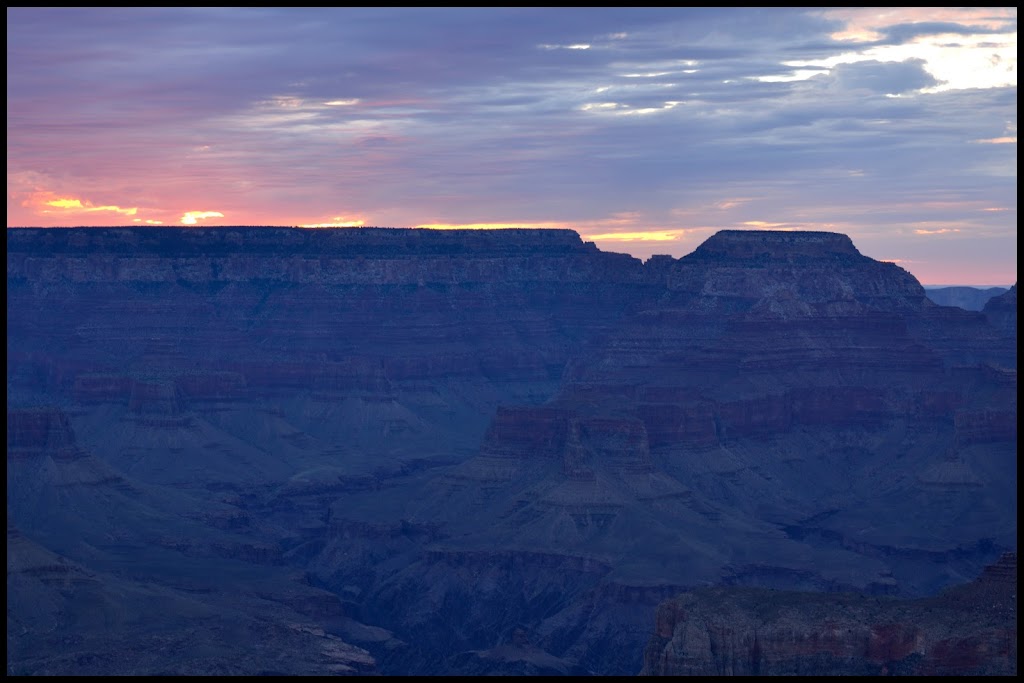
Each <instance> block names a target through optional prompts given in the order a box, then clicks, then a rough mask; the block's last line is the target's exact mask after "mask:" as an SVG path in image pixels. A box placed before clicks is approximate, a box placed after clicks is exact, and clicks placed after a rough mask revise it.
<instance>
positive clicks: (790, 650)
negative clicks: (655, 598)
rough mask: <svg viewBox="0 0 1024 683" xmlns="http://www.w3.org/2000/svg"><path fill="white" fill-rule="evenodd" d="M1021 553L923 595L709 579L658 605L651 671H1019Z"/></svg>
mask: <svg viewBox="0 0 1024 683" xmlns="http://www.w3.org/2000/svg"><path fill="white" fill-rule="evenodd" d="M1016 673H1017V555H1016V553H1010V554H1007V555H1004V556H1003V557H1002V558H1000V560H999V561H998V562H997V563H995V564H993V565H991V566H990V567H987V568H986V569H985V571H984V572H983V573H982V575H981V576H980V577H978V578H977V579H976V580H974V581H973V582H971V583H969V584H967V585H964V586H958V587H955V588H951V589H948V590H946V591H943V592H942V593H941V594H939V595H937V596H934V597H930V598H920V599H917V600H899V599H891V598H881V599H880V598H872V597H866V596H863V595H853V594H837V593H796V592H790V591H772V590H764V589H756V588H748V589H740V588H708V589H701V590H696V591H693V592H691V593H686V594H684V595H681V596H679V597H677V598H675V599H673V600H670V601H667V602H665V603H664V604H663V605H661V607H659V609H658V614H657V620H656V625H655V631H654V634H653V635H652V637H651V640H650V642H649V643H648V645H647V649H646V651H645V653H644V668H643V671H642V674H643V675H653V676H752V675H753V676H756V675H762V676H763V675H769V676H770V675H776V676H787V675H788V676H835V675H846V676H857V675H860V676H880V675H890V676H892V675H917V676H921V675H925V676H979V675H997V676H1013V675H1016Z"/></svg>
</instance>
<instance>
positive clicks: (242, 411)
mask: <svg viewBox="0 0 1024 683" xmlns="http://www.w3.org/2000/svg"><path fill="white" fill-rule="evenodd" d="M7 269H8V294H7V300H8V326H9V328H10V330H11V333H10V335H9V340H10V343H9V346H8V378H9V382H8V384H9V387H10V389H9V391H10V394H11V396H12V398H14V399H15V400H17V399H19V397H26V398H27V399H29V400H31V399H32V397H33V395H35V394H44V395H60V396H62V397H65V396H70V397H71V398H72V400H75V401H76V402H80V403H85V404H89V405H91V406H96V407H97V410H94V411H92V412H93V413H95V412H97V411H98V410H99V409H100V408H99V407H100V406H102V405H105V406H109V408H110V410H113V411H120V413H119V414H123V417H122V419H123V421H124V422H126V423H127V422H131V423H133V424H141V423H142V422H148V423H151V426H154V427H158V426H159V425H158V423H160V424H162V425H163V426H164V428H165V429H171V430H178V431H183V430H187V429H192V430H193V431H195V430H199V431H211V430H221V431H227V432H229V433H230V434H232V435H235V436H237V435H239V428H238V425H240V424H242V423H249V424H250V425H252V424H255V423H258V422H259V421H260V420H261V419H262V417H261V416H262V415H263V411H265V410H267V409H268V408H269V409H272V410H273V411H276V414H277V417H278V418H279V420H280V422H281V423H282V424H281V425H280V426H281V430H282V431H283V433H281V434H277V435H269V434H268V435H266V437H264V440H267V439H268V438H273V439H274V440H279V439H284V440H285V441H287V439H288V434H295V433H302V434H306V435H307V436H308V437H309V439H307V440H306V445H307V446H308V448H306V449H305V450H307V451H308V450H314V451H319V452H324V451H330V450H332V449H337V448H338V447H339V444H338V442H339V441H342V442H344V446H345V447H348V451H349V456H350V457H349V462H350V466H351V467H355V468H359V469H361V470H362V471H364V472H372V471H373V470H374V469H376V468H380V467H384V468H388V467H393V466H395V463H396V462H402V461H404V460H407V459H409V458H413V457H416V458H424V457H428V458H435V459H440V460H451V459H453V458H458V457H464V456H465V455H467V454H468V453H469V452H471V451H472V450H473V449H475V448H476V446H477V445H478V444H479V439H480V437H481V436H482V435H483V432H484V430H485V428H486V425H487V419H488V418H489V416H490V415H491V414H492V413H493V411H494V409H495V407H496V406H497V405H498V404H499V403H521V402H527V403H530V402H539V401H543V400H545V399H546V398H548V397H549V396H550V394H551V393H552V392H553V391H554V389H555V387H556V386H557V382H558V380H559V378H560V376H561V372H562V369H563V367H564V365H565V363H566V361H567V359H568V358H569V356H570V355H571V354H572V353H573V351H574V349H575V348H576V347H577V346H578V345H579V344H580V343H581V342H582V340H583V339H585V338H587V337H589V336H591V335H592V334H593V333H594V332H596V331H598V330H601V329H604V328H607V327H608V326H609V325H611V324H613V323H614V321H615V320H617V319H618V318H619V317H621V315H622V314H623V312H624V311H625V310H626V309H628V308H630V307H632V306H634V305H635V304H636V302H637V301H640V300H644V299H647V298H650V297H651V296H654V295H655V293H656V292H657V291H660V288H659V286H658V278H657V277H651V275H650V273H648V272H647V271H645V269H644V268H643V264H642V263H641V262H640V261H638V260H637V259H633V258H631V257H629V256H626V255H623V254H608V253H602V252H600V251H598V250H597V249H596V248H595V247H594V246H593V245H592V244H585V243H584V242H582V241H581V240H580V239H579V237H578V235H576V234H575V233H573V232H571V231H564V230H563V231H559V230H552V231H531V230H509V231H498V232H483V231H479V232H478V231H456V232H445V231H416V230H399V229H394V230H392V229H379V230H300V229H288V228H237V229H213V230H203V229H186V230H182V229H153V228H150V229H130V228H124V229H106V228H104V229H101V228H86V229H73V230H68V229H48V230H37V229H15V230H9V231H8V252H7ZM108 412H109V411H108ZM74 419H75V421H76V422H78V423H79V424H78V425H77V426H78V428H79V433H80V438H82V439H83V440H85V441H86V442H87V443H89V444H98V443H99V442H100V439H102V440H103V441H104V442H105V445H107V446H108V447H110V446H113V447H114V448H115V449H116V450H121V451H124V450H130V449H132V448H133V445H132V443H130V442H131V440H132V439H133V438H134V437H132V436H131V435H130V434H125V435H124V436H122V432H130V431H131V429H130V428H129V427H127V426H126V427H125V428H124V429H121V428H118V429H115V430H113V433H111V430H110V425H109V424H107V423H108V422H109V416H107V417H105V418H104V421H105V422H104V424H102V425H100V424H91V423H90V419H89V416H88V415H83V416H81V417H79V416H75V418H74ZM94 434H95V436H94ZM101 435H102V436H101ZM112 437H113V441H114V443H111V438H112ZM310 439H311V440H310ZM196 441H198V443H195V442H196ZM223 441H224V439H223V438H218V437H214V436H210V435H209V434H206V435H203V436H198V435H197V436H196V438H195V439H192V440H191V441H190V442H188V443H184V444H182V445H181V446H180V447H182V448H183V449H184V454H185V455H188V453H189V452H191V451H193V450H195V449H196V448H200V447H201V446H202V445H203V444H204V443H215V442H223ZM280 450H282V451H287V450H289V445H287V444H286V445H282V447H281V449H280ZM295 458H296V459H299V460H302V461H303V466H307V467H309V466H311V465H310V464H309V462H308V459H305V460H303V454H302V453H298V454H295ZM314 460H315V458H314ZM119 464H122V465H124V464H125V463H124V462H119ZM134 473H135V474H136V475H137V476H140V477H143V478H150V479H152V480H154V481H158V482H161V483H166V482H167V480H166V479H165V478H162V475H161V474H160V473H159V472H146V471H144V470H143V469H141V468H136V470H135V472H134ZM195 483H200V482H195ZM200 485H202V484H201V483H200Z"/></svg>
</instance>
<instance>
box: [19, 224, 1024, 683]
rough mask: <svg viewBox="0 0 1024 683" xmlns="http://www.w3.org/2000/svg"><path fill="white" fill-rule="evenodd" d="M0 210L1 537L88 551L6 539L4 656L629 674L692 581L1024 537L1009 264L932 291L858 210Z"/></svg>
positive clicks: (940, 561)
mask: <svg viewBox="0 0 1024 683" xmlns="http://www.w3.org/2000/svg"><path fill="white" fill-rule="evenodd" d="M7 237H8V251H7V264H8V270H7V273H8V279H7V301H8V318H7V324H8V355H7V363H8V365H7V368H8V370H7V380H8V403H9V408H8V514H9V518H10V519H11V521H12V522H13V523H14V525H15V528H16V533H15V534H14V535H13V537H12V535H11V534H9V540H8V555H9V557H11V555H12V552H13V553H14V556H15V557H16V558H17V557H28V558H30V559H31V558H40V557H44V556H45V558H48V559H45V560H39V563H41V564H43V565H46V566H50V564H53V565H54V566H56V565H61V566H64V565H65V564H67V566H69V567H75V568H77V569H75V570H74V571H71V570H68V572H69V573H68V576H78V575H79V574H78V573H76V572H78V571H79V569H80V570H81V572H85V573H88V574H89V575H91V576H93V577H94V578H95V581H93V582H89V583H87V584H85V583H83V584H81V585H82V586H88V589H87V590H85V592H84V593H76V592H73V591H72V592H71V593H68V594H64V593H62V594H61V595H60V596H55V595H52V594H50V593H47V592H46V590H44V588H45V587H43V586H40V585H38V584H37V582H36V581H35V578H33V576H35V575H34V574H31V572H29V574H26V573H25V572H24V571H22V569H23V568H24V567H33V566H35V564H33V563H34V562H36V560H32V561H31V562H28V563H27V564H26V563H24V562H21V560H19V561H18V562H21V563H20V564H19V563H18V562H16V563H15V564H14V565H12V564H10V563H9V567H8V587H9V588H8V593H9V603H10V604H13V605H16V606H17V607H16V609H14V610H13V611H12V610H11V609H9V611H8V633H9V638H10V637H11V635H10V634H12V633H15V634H17V639H16V640H13V641H11V640H9V647H8V653H9V654H8V670H9V672H10V671H11V670H12V669H17V670H18V671H22V672H38V673H42V672H51V673H66V672H68V671H71V670H74V667H75V666H77V665H79V664H76V662H79V660H81V662H90V661H95V662H100V664H97V665H96V666H95V667H94V668H92V669H88V670H89V671H91V672H95V673H97V674H108V673H135V674H144V673H161V672H177V673H189V672H216V668H215V667H214V666H213V664H212V662H213V661H214V660H215V659H216V657H217V656H220V655H222V654H225V653H231V654H232V655H233V656H236V658H241V659H244V660H245V666H241V665H238V666H236V667H235V668H232V669H230V670H227V669H226V670H224V671H223V673H254V672H255V673H259V672H271V673H274V672H276V673H314V672H322V671H325V669H324V668H323V667H322V665H324V666H326V663H329V662H332V661H333V662H338V663H339V668H338V669H337V670H338V671H339V672H349V673H351V672H360V671H378V672H381V673H384V674H458V673H464V674H484V673H538V674H539V673H545V674H546V673H568V674H579V673H588V672H589V673H596V674H633V673H636V672H637V671H639V670H640V668H641V666H642V664H643V651H644V647H645V646H646V644H647V641H648V638H649V635H650V628H651V624H652V623H654V622H653V615H654V614H655V610H656V609H657V607H658V605H659V604H661V603H662V602H663V601H665V600H667V599H671V598H673V597H674V596H677V595H679V594H680V593H681V592H683V591H690V592H692V591H693V589H696V588H699V587H701V586H730V587H739V588H743V587H749V588H773V589H777V590H783V589H784V590H810V591H817V592H835V591H844V592H860V593H866V594H870V595H873V596H878V597H881V596H890V597H898V598H900V599H909V598H915V597H924V596H931V595H934V594H936V593H937V592H938V591H940V590H941V589H944V588H947V587H949V586H953V585H956V584H960V583H965V582H967V581H969V580H970V579H971V578H973V577H974V576H976V575H977V574H978V573H979V572H980V571H981V570H982V568H983V567H985V566H987V565H988V564H990V563H992V562H994V561H995V560H996V559H997V558H998V557H999V556H1000V555H1001V554H1003V553H1004V552H1008V551H1013V550H1015V548H1016V462H1017V459H1016V442H1017V427H1016V425H1017V414H1016V410H1017V406H1016V396H1017V384H1016V363H1017V361H1016V322H1015V321H1016V317H1015V316H1016V299H1015V295H1016V290H1015V289H1013V290H1011V291H1012V292H1013V301H1012V317H1011V311H1010V308H1011V306H1010V302H1009V300H1008V299H1004V298H1002V297H1000V298H997V299H993V302H995V303H993V302H990V304H989V306H990V308H989V309H986V311H985V312H984V313H981V312H977V311H966V310H963V309H961V308H957V307H947V306H938V305H935V304H934V303H933V302H931V301H929V300H928V298H927V296H926V291H925V290H924V289H923V288H922V287H921V285H920V284H919V283H918V282H917V281H916V280H915V279H914V278H913V277H912V276H911V275H910V274H909V273H907V272H906V271H904V270H903V269H901V268H899V267H898V266H896V265H894V264H891V263H881V262H878V261H875V260H873V259H870V258H868V257H865V256H864V255H862V254H861V253H860V252H859V251H858V250H857V248H856V247H855V246H854V244H853V243H852V242H851V241H850V239H849V238H848V237H846V236H845V235H840V234H835V233H823V232H771V231H722V232H719V233H717V234H716V235H714V236H712V237H711V238H709V239H708V240H707V241H706V242H705V243H704V244H702V245H701V246H700V247H698V249H697V250H695V251H694V252H693V253H692V254H690V255H688V256H686V257H684V258H681V259H672V258H668V257H663V258H655V259H651V260H649V261H648V262H647V263H643V262H641V261H639V260H638V259H634V258H632V257H629V256H626V255H623V254H609V253H604V252H601V251H600V250H598V249H597V248H596V246H594V245H593V244H589V243H585V242H583V241H582V240H581V239H580V238H579V236H578V235H577V234H575V233H573V232H571V231H561V230H551V231H545V230H509V231H428V230H397V229H339V230H329V229H328V230H301V229H290V228H218V229H177V228H117V229H113V228H112V229H99V228H96V229H92V228H85V229H45V230H43V229H9V230H8V235H7ZM1005 296H1007V295H1006V294H1004V295H1003V297H1005ZM1011 320H1012V325H1011V324H1010V321H1011ZM12 538H13V539H14V540H13V541H12V540H11V539H12ZM22 539H30V543H29V544H28V545H26V543H23V542H22ZM33 544H34V545H33ZM12 549H13V550H12ZM46 553H50V555H47V554H46ZM54 558H58V559H54ZM26 562H27V561H26ZM33 571H34V570H33ZM59 571H64V570H63V569H61V570H59ZM40 576H42V574H40ZM47 576H49V575H47ZM47 580H49V579H47ZM46 585H50V584H46ZM76 585H77V584H76ZM12 591H13V592H14V594H15V598H16V599H15V600H11V598H10V595H11V594H12ZM154 592H157V593H159V594H160V595H161V596H169V597H166V600H165V599H164V597H161V598H160V599H161V600H163V602H161V603H160V604H161V605H164V607H163V608H162V609H160V610H147V609H146V607H145V606H146V605H149V604H154V603H153V602H152V600H153V599H151V596H152V595H153V594H154ZM37 594H38V595H39V596H40V598H39V599H40V600H42V601H45V603H46V604H48V605H52V606H53V610H54V611H53V614H54V615H55V616H54V618H55V619H57V620H58V621H59V623H60V624H61V626H60V628H59V629H58V631H59V633H60V636H59V638H60V639H70V640H68V641H67V642H83V643H84V642H88V645H87V646H86V645H83V646H82V648H81V649H80V650H74V652H75V655H74V657H71V658H68V657H67V656H66V652H65V650H64V649H62V647H63V646H62V645H61V644H60V643H61V642H64V641H63V640H54V639H53V638H50V636H48V635H47V631H46V630H45V629H46V628H47V627H46V625H45V623H44V622H43V621H40V620H38V619H35V618H34V617H32V613H31V609H30V607H31V605H32V604H33V600H34V598H33V596H35V595H37ZM65 601H66V602H65ZM193 601H199V602H201V603H202V605H201V606H200V607H198V608H195V609H197V610H199V611H200V612H202V614H207V612H205V611H203V610H208V609H209V610H214V611H217V610H221V611H222V613H223V614H224V615H226V616H225V617H224V619H223V620H214V621H211V622H209V625H210V626H209V627H210V629H212V630H211V631H209V633H210V634H213V635H210V636H209V639H211V641H212V642H215V643H216V645H215V646H214V647H213V649H212V650H204V651H203V652H206V653H208V654H209V657H207V656H206V655H203V657H200V658H199V659H197V660H195V662H196V665H195V666H194V667H192V666H191V665H188V666H186V667H184V668H182V667H179V666H177V665H176V664H174V663H175V662H178V661H180V658H179V657H178V655H177V654H175V653H177V652H179V651H180V650H181V649H182V648H185V649H191V648H193V647H194V645H195V644H194V643H191V642H187V643H185V642H179V641H174V642H175V643H177V644H176V645H174V647H173V648H171V649H170V650H168V652H169V653H170V654H167V655H166V656H163V655H160V654H159V653H160V652H161V650H159V648H156V649H154V648H152V647H150V645H151V644H152V643H154V642H157V641H158V640H159V638H164V637H170V636H169V635H168V634H172V633H176V632H178V631H179V629H180V626H181V624H182V623H185V622H186V621H187V620H188V619H189V618H191V617H190V615H192V614H193V613H194V612H192V611H190V610H192V609H193V608H192V607H191V605H193ZM94 603H95V604H100V605H108V606H109V607H104V608H103V609H109V610H111V611H113V612H116V614H117V615H118V616H117V618H113V617H112V618H111V619H110V620H109V628H108V629H106V630H103V629H98V628H92V626H89V628H92V630H91V631H89V632H88V633H86V627H87V624H86V622H82V621H80V619H79V617H78V616H76V615H78V614H80V613H82V612H81V610H84V608H80V607H79V605H88V604H94ZM268 603H279V604H281V605H283V607H281V608H280V609H279V610H276V611H275V608H274V607H273V606H272V605H269V604H268ZM142 611H145V612H146V614H147V615H148V618H149V619H150V620H151V622H150V626H151V629H152V630H151V631H146V632H145V633H155V634H156V638H157V640H151V641H146V642H147V643H148V644H144V645H140V646H139V647H136V646H135V645H132V646H131V647H128V648H126V650H125V652H126V654H125V658H124V659H123V660H118V662H119V663H117V664H116V666H115V665H114V664H112V663H110V660H107V659H103V658H104V657H108V656H109V652H112V651H114V650H115V649H116V646H117V643H119V642H121V641H122V640H124V639H125V638H128V636H126V635H125V634H126V633H129V632H131V633H133V634H134V633H143V632H142V631H141V630H140V629H138V628H137V626H138V624H139V623H141V622H140V618H139V613H140V612H142ZM195 613H199V612H195ZM61 615H64V616H61ZM296 615H299V616H296ZM80 623H81V624H83V625H82V626H79V624H80ZM204 623H205V622H204ZM282 623H283V624H285V628H286V629H288V630H287V631H281V630H280V628H281V624H282ZM295 625H298V626H295ZM93 626H94V625H93ZM224 629H227V630H224ZM296 630H297V631H300V632H302V633H305V634H306V635H308V636H310V638H309V639H306V637H305V636H302V640H301V642H300V641H293V640H291V639H290V638H292V636H287V637H286V636H284V635H280V634H284V633H289V634H290V633H293V632H296ZM246 633H253V634H255V635H254V636H253V637H254V638H255V641H256V642H260V643H264V642H271V643H280V645H281V647H282V648H287V649H288V651H289V652H291V653H292V654H290V655H285V654H283V653H281V652H280V651H279V650H278V649H276V647H275V646H274V645H272V644H270V645H267V647H266V649H265V650H261V651H265V652H267V653H268V654H267V657H260V658H254V659H252V660H251V661H250V660H249V659H245V658H246V657H247V656H248V655H247V654H246V652H247V651H246V650H245V649H244V647H242V646H241V645H239V643H241V642H244V637H243V636H244V634H246ZM216 634H220V635H216ZM147 637H148V636H147ZM75 638H81V639H85V640H81V641H75V640H74V639H75ZM203 639H204V640H205V639H206V637H205V636H204V637H203ZM128 640H130V641H131V639H130V638H128ZM131 642H136V641H131ZM11 644H13V645H15V646H17V647H16V648H15V649H14V650H13V651H14V652H15V654H13V655H12V654H11V652H12V648H11ZM350 644H351V645H350ZM236 647H237V648H238V650H237V652H235V653H232V648H236ZM261 647H262V646H261ZM175 648H176V649H175ZM89 653H92V654H89ZM96 653H101V654H102V656H101V655H100V654H96ZM316 653H319V654H316ZM325 653H326V654H325ZM330 653H334V654H330ZM93 655H95V657H97V658H96V659H88V657H90V656H93ZM278 657H279V659H277V661H279V666H272V665H271V664H270V663H269V662H270V658H278ZM324 657H326V658H327V659H324ZM300 660H301V661H300ZM190 661H191V660H190ZM103 662H108V663H107V664H102V663H103ZM343 667H348V669H345V668H343ZM328 669H329V667H328ZM80 670H82V671H84V670H86V669H80Z"/></svg>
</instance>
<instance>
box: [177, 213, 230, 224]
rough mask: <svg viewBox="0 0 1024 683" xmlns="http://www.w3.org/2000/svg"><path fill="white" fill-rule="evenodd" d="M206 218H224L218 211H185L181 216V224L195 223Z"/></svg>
mask: <svg viewBox="0 0 1024 683" xmlns="http://www.w3.org/2000/svg"><path fill="white" fill-rule="evenodd" d="M207 218H224V214H222V213H221V212H220V211H186V212H185V214H184V215H182V217H181V224H182V225H195V224H196V223H198V222H199V221H201V220H204V219H207Z"/></svg>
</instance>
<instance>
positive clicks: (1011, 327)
mask: <svg viewBox="0 0 1024 683" xmlns="http://www.w3.org/2000/svg"><path fill="white" fill-rule="evenodd" d="M982 313H984V314H985V318H987V319H988V321H989V322H990V323H992V324H993V325H995V326H996V327H997V328H998V329H1000V330H1002V331H1003V333H1004V334H1006V335H1007V336H1010V337H1013V338H1014V339H1016V338H1017V285H1016V284H1014V285H1013V287H1011V288H1010V289H1009V290H1007V291H1006V292H1005V293H1004V294H1000V295H999V296H994V297H992V298H991V299H989V300H988V303H986V304H985V308H984V309H983V310H982Z"/></svg>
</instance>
